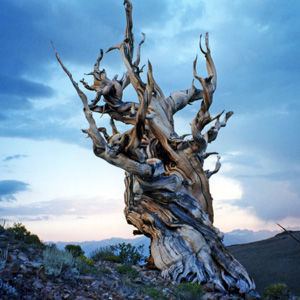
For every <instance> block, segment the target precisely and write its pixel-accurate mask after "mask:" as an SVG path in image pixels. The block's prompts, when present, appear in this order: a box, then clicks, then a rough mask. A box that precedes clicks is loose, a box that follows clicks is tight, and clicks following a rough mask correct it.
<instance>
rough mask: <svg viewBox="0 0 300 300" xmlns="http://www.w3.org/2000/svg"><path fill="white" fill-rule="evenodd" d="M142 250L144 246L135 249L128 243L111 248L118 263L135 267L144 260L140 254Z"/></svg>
mask: <svg viewBox="0 0 300 300" xmlns="http://www.w3.org/2000/svg"><path fill="white" fill-rule="evenodd" d="M143 248H144V245H140V246H138V247H135V246H132V245H131V244H130V243H128V244H126V243H119V244H117V245H115V246H111V250H112V251H113V252H114V254H115V255H116V256H118V257H119V258H120V262H121V263H123V264H129V265H136V264H137V263H139V262H141V261H142V260H143V259H144V256H143V254H142V253H143Z"/></svg>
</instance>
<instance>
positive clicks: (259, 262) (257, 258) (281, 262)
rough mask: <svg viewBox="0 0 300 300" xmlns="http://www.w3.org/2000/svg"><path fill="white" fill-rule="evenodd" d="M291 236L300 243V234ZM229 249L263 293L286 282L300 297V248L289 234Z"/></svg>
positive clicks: (281, 234) (299, 232)
mask: <svg viewBox="0 0 300 300" xmlns="http://www.w3.org/2000/svg"><path fill="white" fill-rule="evenodd" d="M291 233H292V234H293V235H294V236H295V237H296V238H297V239H300V231H291ZM227 248H228V249H229V251H230V252H231V253H232V254H233V255H234V256H235V257H236V258H237V259H238V260H239V261H240V262H241V263H242V264H243V265H244V266H245V267H246V269H247V271H248V272H249V274H250V275H251V276H252V277H253V278H254V280H255V283H256V287H257V291H258V292H259V293H261V294H262V292H263V290H264V288H265V287H266V286H267V285H270V284H274V283H279V282H283V283H286V284H287V285H288V286H289V287H290V289H291V290H292V292H293V293H294V294H296V295H300V284H299V282H300V244H299V243H298V242H297V241H296V240H294V239H293V238H292V237H291V236H290V235H289V234H288V233H286V232H283V233H280V234H277V235H276V236H274V237H272V238H269V239H266V240H262V241H259V242H253V243H249V244H242V245H232V246H228V247H227Z"/></svg>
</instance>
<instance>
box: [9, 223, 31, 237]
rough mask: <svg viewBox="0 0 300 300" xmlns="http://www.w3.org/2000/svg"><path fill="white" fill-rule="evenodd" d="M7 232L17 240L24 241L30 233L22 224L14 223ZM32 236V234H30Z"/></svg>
mask: <svg viewBox="0 0 300 300" xmlns="http://www.w3.org/2000/svg"><path fill="white" fill-rule="evenodd" d="M7 232H8V233H9V234H10V235H11V236H12V237H13V238H14V239H16V240H19V241H24V240H25V235H27V234H28V231H27V229H26V227H25V226H24V225H22V223H14V226H13V227H9V228H7ZM29 234H30V233H29Z"/></svg>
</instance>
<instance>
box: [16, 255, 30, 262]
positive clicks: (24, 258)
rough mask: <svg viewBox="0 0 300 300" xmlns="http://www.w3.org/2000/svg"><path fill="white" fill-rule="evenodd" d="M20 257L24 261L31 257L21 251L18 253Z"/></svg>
mask: <svg viewBox="0 0 300 300" xmlns="http://www.w3.org/2000/svg"><path fill="white" fill-rule="evenodd" d="M18 259H20V260H22V261H28V260H29V258H28V257H27V255H25V254H24V253H20V254H19V255H18Z"/></svg>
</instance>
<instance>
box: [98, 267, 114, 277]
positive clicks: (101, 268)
mask: <svg viewBox="0 0 300 300" xmlns="http://www.w3.org/2000/svg"><path fill="white" fill-rule="evenodd" d="M98 270H99V272H100V273H102V274H107V275H111V274H112V272H111V270H110V269H107V268H105V267H102V266H100V267H99V269H98Z"/></svg>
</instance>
